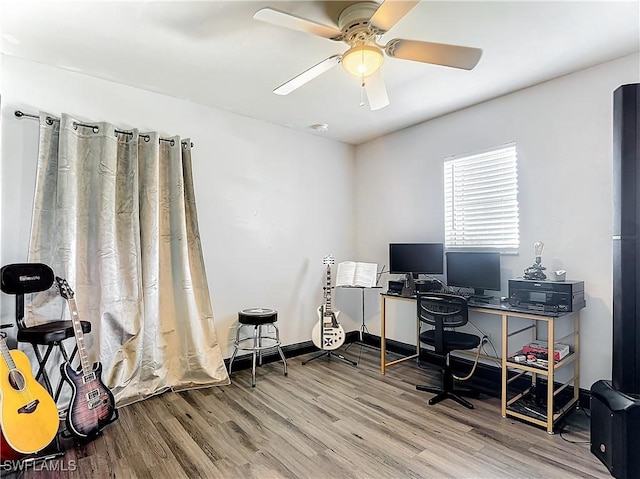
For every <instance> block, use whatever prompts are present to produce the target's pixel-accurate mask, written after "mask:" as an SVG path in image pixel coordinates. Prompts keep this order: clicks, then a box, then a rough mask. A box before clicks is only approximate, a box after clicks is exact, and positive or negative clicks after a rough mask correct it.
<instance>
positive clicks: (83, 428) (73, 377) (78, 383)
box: [56, 276, 117, 439]
mask: <svg viewBox="0 0 640 479" xmlns="http://www.w3.org/2000/svg"><path fill="white" fill-rule="evenodd" d="M56 283H57V285H58V289H59V290H60V295H61V296H62V297H63V298H64V299H66V300H67V304H68V306H69V312H70V313H71V322H72V323H73V331H74V334H75V337H76V343H77V344H78V356H80V369H79V370H77V371H76V370H75V369H74V368H73V366H72V365H71V364H69V363H68V362H66V363H64V364H62V366H60V371H61V373H62V377H63V379H64V380H65V381H66V382H67V383H69V385H70V386H71V389H72V395H71V402H70V403H69V408H68V409H67V415H66V417H65V421H66V424H67V431H68V432H69V433H71V434H72V435H73V436H75V437H77V438H79V439H91V438H93V437H95V436H97V435H98V433H99V432H100V431H101V430H102V429H103V428H104V427H105V426H106V425H107V424H109V423H111V422H113V421H114V420H115V418H116V417H117V415H114V413H116V409H115V400H114V398H113V394H112V393H111V390H110V389H109V388H108V387H107V386H105V385H104V383H103V382H102V364H101V363H100V362H96V363H94V364H93V365H91V364H90V363H89V355H88V354H87V348H86V346H85V342H84V334H83V332H82V323H81V322H80V317H79V315H78V308H77V306H76V300H75V298H74V292H73V290H72V289H71V288H70V287H69V284H68V283H67V280H65V279H62V278H59V277H57V276H56Z"/></svg>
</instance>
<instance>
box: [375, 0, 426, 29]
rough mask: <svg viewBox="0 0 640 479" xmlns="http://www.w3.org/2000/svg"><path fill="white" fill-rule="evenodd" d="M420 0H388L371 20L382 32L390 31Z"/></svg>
mask: <svg viewBox="0 0 640 479" xmlns="http://www.w3.org/2000/svg"><path fill="white" fill-rule="evenodd" d="M418 3H420V2H419V1H415V0H413V1H404V0H386V1H385V2H383V3H382V5H380V6H379V7H378V9H377V10H376V12H375V13H374V14H373V16H372V17H371V19H370V20H369V24H370V25H372V26H373V27H374V28H375V29H376V30H379V31H380V33H384V32H388V31H389V30H391V27H393V26H394V25H395V24H396V23H398V22H399V21H400V19H401V18H402V17H404V16H405V15H406V14H407V13H408V12H409V10H411V9H412V8H413V7H415V6H416V5H417V4H418Z"/></svg>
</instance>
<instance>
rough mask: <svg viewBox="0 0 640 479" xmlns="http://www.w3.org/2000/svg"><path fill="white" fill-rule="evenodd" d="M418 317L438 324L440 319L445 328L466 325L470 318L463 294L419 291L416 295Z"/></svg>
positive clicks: (432, 323) (428, 322)
mask: <svg viewBox="0 0 640 479" xmlns="http://www.w3.org/2000/svg"><path fill="white" fill-rule="evenodd" d="M416 303H417V305H418V319H419V320H420V321H422V322H425V323H427V324H431V325H433V326H436V325H437V323H438V322H439V321H438V320H439V319H440V320H441V321H442V325H443V326H444V327H445V328H457V327H459V326H464V325H465V324H467V321H468V320H469V307H468V305H467V300H466V298H464V297H463V296H458V295H455V294H449V293H419V294H418V295H417V296H416Z"/></svg>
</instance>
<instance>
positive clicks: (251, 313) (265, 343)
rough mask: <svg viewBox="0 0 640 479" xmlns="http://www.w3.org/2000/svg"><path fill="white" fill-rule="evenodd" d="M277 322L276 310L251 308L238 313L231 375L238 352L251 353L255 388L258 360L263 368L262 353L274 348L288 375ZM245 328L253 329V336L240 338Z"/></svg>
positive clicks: (252, 385) (252, 378) (253, 385)
mask: <svg viewBox="0 0 640 479" xmlns="http://www.w3.org/2000/svg"><path fill="white" fill-rule="evenodd" d="M276 321H278V312H277V311H276V310H274V309H266V308H250V309H243V310H242V311H239V312H238V329H237V330H236V340H235V342H234V346H235V348H234V350H233V355H232V356H231V359H230V360H229V375H231V366H232V365H233V360H234V359H235V357H236V354H238V351H239V350H245V351H251V352H252V366H251V387H255V386H256V358H257V357H258V356H259V358H260V359H259V361H260V365H261V366H262V351H264V350H265V349H273V348H276V349H277V350H278V353H279V354H280V357H281V358H282V362H283V363H284V375H285V376H286V375H287V360H286V359H285V357H284V353H283V352H282V348H280V332H279V331H278V327H277V326H276V324H275V323H276ZM263 326H264V330H263ZM245 327H253V334H252V335H251V336H245V337H240V334H241V331H242V330H243V329H244V328H245ZM269 328H273V331H269ZM249 342H250V343H249ZM247 343H248V344H247Z"/></svg>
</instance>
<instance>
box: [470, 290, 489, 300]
mask: <svg viewBox="0 0 640 479" xmlns="http://www.w3.org/2000/svg"><path fill="white" fill-rule="evenodd" d="M471 298H473V300H474V301H480V302H487V303H488V302H489V301H491V299H492V298H493V296H489V295H486V294H484V289H480V288H473V293H472V294H471Z"/></svg>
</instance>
